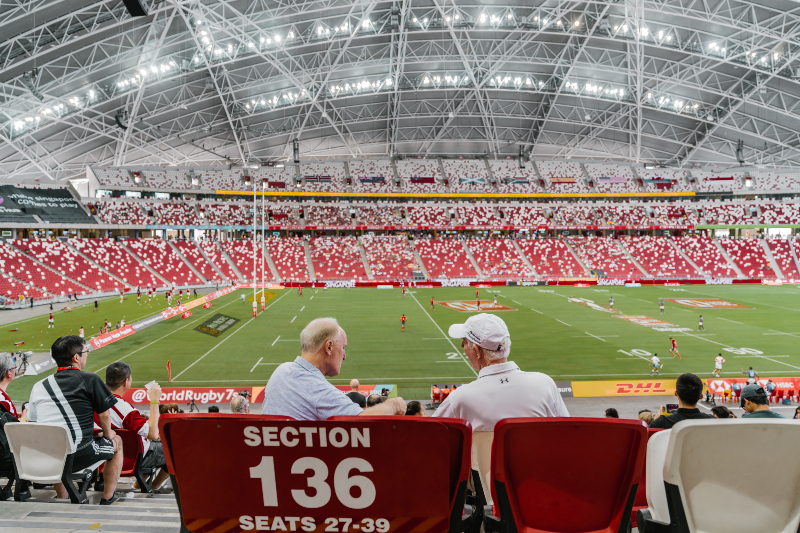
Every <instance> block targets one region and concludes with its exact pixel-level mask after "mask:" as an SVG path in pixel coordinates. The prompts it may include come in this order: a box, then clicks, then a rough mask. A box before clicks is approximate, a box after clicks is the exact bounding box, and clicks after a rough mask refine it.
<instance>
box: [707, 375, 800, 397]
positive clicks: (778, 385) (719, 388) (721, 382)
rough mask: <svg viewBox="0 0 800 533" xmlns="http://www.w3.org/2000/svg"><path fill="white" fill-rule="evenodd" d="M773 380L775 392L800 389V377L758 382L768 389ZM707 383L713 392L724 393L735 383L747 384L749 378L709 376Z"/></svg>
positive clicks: (760, 380)
mask: <svg viewBox="0 0 800 533" xmlns="http://www.w3.org/2000/svg"><path fill="white" fill-rule="evenodd" d="M770 379H771V380H772V383H774V384H775V392H781V391H789V392H792V393H794V391H796V390H800V378H767V379H759V380H758V384H759V385H761V386H762V387H764V389H766V387H767V382H768V381H769V380H770ZM706 383H708V388H709V390H711V392H714V393H716V394H722V393H723V392H725V391H729V390H731V389H732V387H733V384H734V383H738V384H739V385H741V386H742V387H744V386H745V385H747V378H724V379H723V378H717V379H713V378H709V379H706Z"/></svg>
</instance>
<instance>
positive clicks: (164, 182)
mask: <svg viewBox="0 0 800 533" xmlns="http://www.w3.org/2000/svg"><path fill="white" fill-rule="evenodd" d="M142 175H143V176H144V179H145V183H146V184H147V187H148V188H150V189H178V190H191V189H193V188H194V187H192V181H191V180H190V179H189V175H188V174H187V173H186V172H183V171H181V170H163V171H158V170H143V171H142Z"/></svg>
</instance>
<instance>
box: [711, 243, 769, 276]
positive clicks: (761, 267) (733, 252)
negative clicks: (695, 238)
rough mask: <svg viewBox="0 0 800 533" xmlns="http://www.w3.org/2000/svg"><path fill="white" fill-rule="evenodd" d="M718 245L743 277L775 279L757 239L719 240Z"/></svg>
mask: <svg viewBox="0 0 800 533" xmlns="http://www.w3.org/2000/svg"><path fill="white" fill-rule="evenodd" d="M719 243H720V244H721V245H722V247H723V248H724V249H725V251H726V252H728V254H729V255H730V256H731V259H733V262H734V263H736V266H738V267H739V270H741V271H742V273H743V274H744V275H745V277H748V278H775V277H777V275H776V274H775V271H774V270H772V265H771V264H770V262H769V259H768V258H767V254H766V253H765V252H764V248H763V247H762V246H761V241H760V240H759V239H720V240H719Z"/></svg>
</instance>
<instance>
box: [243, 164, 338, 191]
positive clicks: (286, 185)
mask: <svg viewBox="0 0 800 533" xmlns="http://www.w3.org/2000/svg"><path fill="white" fill-rule="evenodd" d="M296 171H297V167H295V166H284V167H261V168H257V169H254V170H250V171H249V172H250V177H251V178H252V180H253V182H254V183H255V185H256V190H259V191H260V190H263V187H264V185H266V190H268V191H291V190H294V189H295V184H294V180H295V176H296V174H295V172H296ZM308 175H309V176H310V175H311V174H308ZM264 180H267V182H266V183H264ZM270 183H272V185H270ZM281 183H283V187H281V185H280V184H281ZM341 183H342V187H344V179H343V180H342V182H341ZM243 187H244V186H243ZM251 187H252V185H251ZM251 190H252V189H251ZM303 190H305V191H309V190H313V189H309V188H305V189H303ZM340 190H344V189H340Z"/></svg>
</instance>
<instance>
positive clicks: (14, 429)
mask: <svg viewBox="0 0 800 533" xmlns="http://www.w3.org/2000/svg"><path fill="white" fill-rule="evenodd" d="M4 429H5V432H6V437H7V438H8V444H9V446H10V447H11V453H13V454H14V464H15V465H16V467H17V479H18V480H19V479H24V480H27V481H31V482H34V483H41V484H42V485H52V484H53V483H63V484H64V486H65V487H66V489H67V492H68V493H69V499H70V501H71V502H72V503H86V502H87V501H88V499H87V498H86V489H87V488H88V487H89V483H90V482H91V480H92V472H93V471H94V470H95V469H96V468H97V467H98V466H100V465H101V464H103V463H104V461H99V462H98V463H96V464H94V465H91V466H90V467H89V468H85V469H83V470H82V471H80V472H74V471H73V469H72V456H73V453H72V448H71V446H70V441H69V436H68V435H67V430H66V428H64V427H61V426H56V425H54V424H38V423H34V424H25V423H20V424H6V425H5V426H4ZM73 481H78V482H79V485H78V486H77V487H76V486H75V485H74V484H73Z"/></svg>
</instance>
